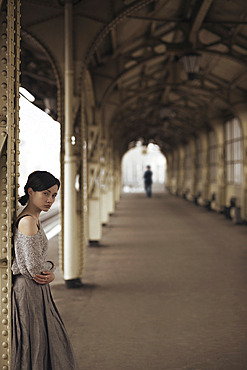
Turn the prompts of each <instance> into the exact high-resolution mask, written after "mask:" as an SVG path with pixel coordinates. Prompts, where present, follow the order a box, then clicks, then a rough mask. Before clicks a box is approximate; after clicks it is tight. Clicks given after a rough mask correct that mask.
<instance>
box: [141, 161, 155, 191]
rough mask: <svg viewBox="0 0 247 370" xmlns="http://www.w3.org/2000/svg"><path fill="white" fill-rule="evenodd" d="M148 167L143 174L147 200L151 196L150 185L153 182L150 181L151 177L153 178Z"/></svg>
mask: <svg viewBox="0 0 247 370" xmlns="http://www.w3.org/2000/svg"><path fill="white" fill-rule="evenodd" d="M150 168H151V167H150V166H147V170H146V171H145V172H144V176H143V177H144V187H145V190H146V193H147V197H148V198H151V196H152V183H153V180H152V176H153V172H152V171H151V170H150Z"/></svg>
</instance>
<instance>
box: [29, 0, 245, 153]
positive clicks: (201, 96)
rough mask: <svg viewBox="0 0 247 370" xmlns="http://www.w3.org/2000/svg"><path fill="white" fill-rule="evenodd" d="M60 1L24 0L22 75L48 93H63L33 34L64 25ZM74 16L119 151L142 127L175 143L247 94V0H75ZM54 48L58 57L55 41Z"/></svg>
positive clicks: (167, 144) (80, 58)
mask: <svg viewBox="0 0 247 370" xmlns="http://www.w3.org/2000/svg"><path fill="white" fill-rule="evenodd" d="M63 5H64V2H63V1H62V0H58V1H56V0H50V1H47V0H40V1H35V0H22V28H23V46H24V48H23V56H24V58H23V59H24V63H23V62H22V63H23V64H22V74H23V84H24V85H26V86H25V87H27V88H29V86H31V85H35V87H36V89H39V91H42V93H41V98H40V100H42V99H43V102H44V98H45V97H49V98H50V99H52V98H54V97H55V95H56V86H55V84H54V81H55V77H54V72H53V70H52V68H51V64H49V63H48V62H47V61H48V58H45V57H44V55H43V59H42V56H41V55H40V54H39V53H38V51H37V50H35V48H34V47H32V46H31V43H30V42H28V37H27V34H28V32H29V31H30V32H31V33H34V34H35V33H36V34H38V36H39V38H40V39H41V41H42V38H44V43H49V40H48V39H47V38H45V34H43V35H42V30H43V31H44V32H45V30H46V29H47V24H48V23H47V22H49V24H50V31H49V32H56V29H58V30H60V29H61V27H60V26H59V24H58V23H59V22H60V23H61V22H63ZM37 7H38V8H37ZM74 19H75V32H76V36H75V48H76V50H75V65H76V67H75V68H77V70H78V71H80V72H81V70H82V67H83V65H86V66H87V67H88V69H89V71H90V73H91V76H92V80H93V85H94V89H95V101H96V104H97V106H98V107H99V108H101V109H102V112H103V118H104V125H105V127H106V130H109V131H108V132H110V135H111V137H112V138H113V139H114V142H115V144H116V146H117V147H118V148H119V150H120V152H121V153H123V152H124V151H126V149H127V148H128V145H129V143H130V142H132V141H136V140H138V139H139V138H140V137H142V138H143V139H144V142H145V143H148V141H150V140H152V141H154V142H156V143H158V144H159V145H160V146H161V147H162V149H163V151H169V150H170V149H172V148H173V147H174V146H176V145H178V144H179V143H184V142H186V141H187V140H188V138H189V137H191V136H192V135H193V136H196V135H197V133H198V131H199V130H209V129H210V127H211V121H212V118H214V117H223V118H225V119H227V118H228V117H230V116H231V115H232V113H233V111H234V107H235V106H236V105H237V104H238V103H240V102H246V101H247V3H246V0H190V1H189V0H158V1H150V0H149V1H148V0H146V1H145V0H142V1H141V0H139V1H132V0H90V1H89V0H81V1H74ZM42 25H43V26H42ZM52 25H54V29H52ZM83 26H84V28H83ZM26 32H27V33H26ZM59 37H60V40H61V43H63V35H61V34H59V33H58V39H59ZM36 49H37V48H36ZM50 51H51V53H53V52H54V58H55V59H56V58H59V51H57V49H56V48H54V50H51V47H50ZM189 53H197V54H199V55H200V63H199V70H198V72H197V73H196V74H195V76H194V77H195V78H194V79H189V78H188V75H187V73H186V72H185V69H184V65H183V56H184V55H187V54H189ZM26 55H28V58H27V59H25V58H26ZM47 63H48V64H49V65H48V64H47ZM33 64H36V67H37V68H38V70H37V71H36V72H35V73H33V72H32V68H33ZM35 74H36V75H37V78H36V79H35ZM43 75H44V76H43ZM78 75H81V73H78ZM47 80H48V81H47ZM78 80H79V78H78ZM78 86H79V85H77V86H76V87H77V92H78V89H79V88H78ZM40 87H41V88H40ZM29 89H30V88H29ZM30 90H32V89H30ZM41 105H42V104H41Z"/></svg>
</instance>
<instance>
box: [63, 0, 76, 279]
mask: <svg viewBox="0 0 247 370" xmlns="http://www.w3.org/2000/svg"><path fill="white" fill-rule="evenodd" d="M73 75H74V71H73V4H72V2H71V1H70V0H67V1H66V3H65V164H64V279H65V280H75V279H76V280H78V274H79V268H80V266H79V261H80V259H79V241H78V231H77V213H76V189H75V178H76V172H77V168H76V167H77V166H76V156H75V155H74V150H73V145H72V141H71V137H72V136H73V116H72V114H73V110H72V109H73V106H72V104H73V93H74V92H73Z"/></svg>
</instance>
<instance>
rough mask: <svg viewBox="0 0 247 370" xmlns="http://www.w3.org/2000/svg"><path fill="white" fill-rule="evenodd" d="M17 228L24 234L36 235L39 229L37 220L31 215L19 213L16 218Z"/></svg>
mask: <svg viewBox="0 0 247 370" xmlns="http://www.w3.org/2000/svg"><path fill="white" fill-rule="evenodd" d="M16 227H17V229H18V230H19V231H20V232H21V233H22V234H24V235H26V236H32V235H36V234H37V232H38V231H39V229H38V226H37V220H36V219H35V218H34V217H33V216H31V215H27V214H24V215H21V216H20V217H18V218H17V220H16Z"/></svg>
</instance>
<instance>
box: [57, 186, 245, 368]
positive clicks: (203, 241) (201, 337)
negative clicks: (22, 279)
mask: <svg viewBox="0 0 247 370" xmlns="http://www.w3.org/2000/svg"><path fill="white" fill-rule="evenodd" d="M246 236H247V227H246V225H245V224H242V225H234V224H233V223H232V221H230V220H228V219H226V218H225V215H223V214H219V213H216V212H212V211H208V210H207V209H206V208H204V207H199V206H196V205H195V204H193V203H191V202H188V201H185V200H184V201H182V200H181V199H179V198H177V197H175V196H171V195H170V194H168V193H167V194H165V193H155V194H154V195H153V197H152V198H151V199H148V198H146V196H145V194H123V195H122V197H121V201H120V203H119V204H118V205H117V208H116V211H115V213H114V214H113V215H112V216H111V217H110V221H109V224H108V225H107V226H106V227H104V228H103V237H102V240H101V242H100V244H99V245H95V246H92V245H91V246H89V247H87V251H86V269H85V274H84V278H83V284H84V285H83V287H82V288H80V289H66V287H65V285H64V281H63V278H62V275H61V274H60V273H59V271H57V277H56V280H55V281H54V283H52V292H53V295H54V298H55V300H56V303H57V306H58V308H59V311H60V313H61V315H62V317H63V319H64V321H65V324H66V327H67V330H68V332H69V335H70V338H71V340H72V343H73V346H74V348H75V351H76V355H77V357H78V360H79V363H80V368H81V369H82V370H127V369H130V370H151V369H154V370H182V369H187V370H199V369H200V370H207V369H208V370H214V369H215V370H230V369H231V370H233V369H234V370H246V369H247V352H246V348H247V336H246V333H247V330H246V329H247V315H246V311H247V284H246V282H247V269H246V266H247V247H246ZM50 243H51V249H50V254H51V257H52V258H54V259H55V260H57V261H58V257H56V254H57V249H58V237H55V238H53V239H51V241H50Z"/></svg>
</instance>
